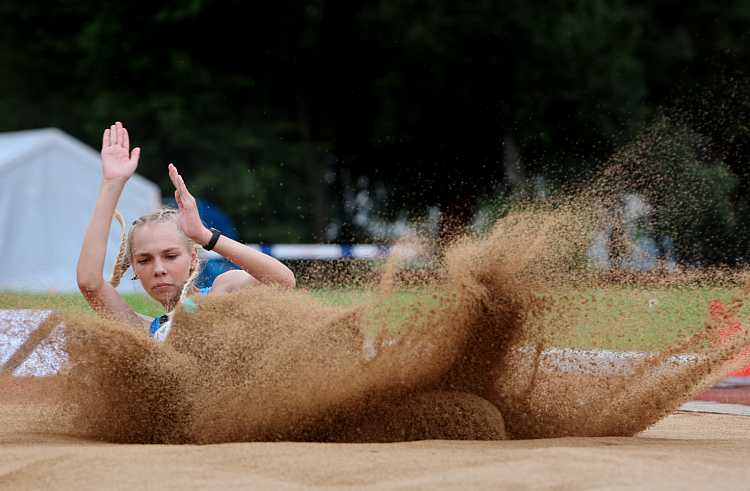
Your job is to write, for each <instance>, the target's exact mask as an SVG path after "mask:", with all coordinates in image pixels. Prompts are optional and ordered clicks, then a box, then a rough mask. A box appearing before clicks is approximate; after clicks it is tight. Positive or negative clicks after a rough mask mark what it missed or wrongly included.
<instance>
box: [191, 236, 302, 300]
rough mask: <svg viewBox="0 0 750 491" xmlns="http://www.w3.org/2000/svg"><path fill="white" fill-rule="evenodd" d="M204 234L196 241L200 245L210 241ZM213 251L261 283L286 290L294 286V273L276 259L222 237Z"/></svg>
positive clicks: (209, 237)
mask: <svg viewBox="0 0 750 491" xmlns="http://www.w3.org/2000/svg"><path fill="white" fill-rule="evenodd" d="M206 232H207V234H204V235H203V237H202V238H200V239H199V240H198V243H199V244H201V245H205V244H207V243H208V241H209V240H211V235H212V234H211V232H210V231H209V230H206ZM213 251H214V252H216V253H218V254H220V255H222V256H224V257H225V258H227V259H229V260H230V261H232V262H233V263H234V264H236V265H237V266H239V267H240V268H242V269H243V270H244V271H246V272H247V273H249V274H250V275H252V276H253V277H254V278H255V279H257V280H258V281H260V282H261V283H264V284H275V285H279V286H283V287H287V288H294V286H295V284H296V280H295V278H294V273H292V271H291V270H290V269H289V268H287V267H286V266H284V265H283V264H282V263H281V262H279V261H278V260H277V259H275V258H273V257H271V256H269V255H267V254H263V253H262V252H260V251H257V250H255V249H253V248H251V247H248V246H246V245H244V244H240V243H239V242H237V241H235V240H232V239H230V238H228V237H225V236H223V235H222V236H221V237H219V241H218V242H217V243H216V245H215V246H214V248H213Z"/></svg>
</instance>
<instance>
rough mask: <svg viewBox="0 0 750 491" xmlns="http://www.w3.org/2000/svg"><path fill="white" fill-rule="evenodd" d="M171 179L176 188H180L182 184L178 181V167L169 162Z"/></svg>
mask: <svg viewBox="0 0 750 491" xmlns="http://www.w3.org/2000/svg"><path fill="white" fill-rule="evenodd" d="M169 179H170V180H171V181H172V184H173V185H174V187H175V188H176V189H178V190H179V189H180V184H179V183H178V182H177V169H176V168H175V166H174V165H172V164H169Z"/></svg>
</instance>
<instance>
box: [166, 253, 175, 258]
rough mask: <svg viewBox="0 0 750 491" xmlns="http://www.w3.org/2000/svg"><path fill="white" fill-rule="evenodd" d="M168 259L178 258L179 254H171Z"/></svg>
mask: <svg viewBox="0 0 750 491" xmlns="http://www.w3.org/2000/svg"><path fill="white" fill-rule="evenodd" d="M167 259H177V254H169V255H168V256H167Z"/></svg>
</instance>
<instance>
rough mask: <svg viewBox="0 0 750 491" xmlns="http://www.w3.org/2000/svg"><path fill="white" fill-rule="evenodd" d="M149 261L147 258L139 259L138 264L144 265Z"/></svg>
mask: <svg viewBox="0 0 750 491" xmlns="http://www.w3.org/2000/svg"><path fill="white" fill-rule="evenodd" d="M148 261H149V260H148V259H147V258H143V259H139V260H138V264H146V263H147V262H148Z"/></svg>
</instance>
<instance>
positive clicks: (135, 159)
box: [130, 147, 141, 165]
mask: <svg viewBox="0 0 750 491" xmlns="http://www.w3.org/2000/svg"><path fill="white" fill-rule="evenodd" d="M139 158H141V149H140V147H135V148H134V149H133V151H132V152H131V153H130V161H131V162H133V163H134V164H135V165H138V159H139Z"/></svg>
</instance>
